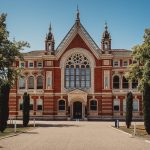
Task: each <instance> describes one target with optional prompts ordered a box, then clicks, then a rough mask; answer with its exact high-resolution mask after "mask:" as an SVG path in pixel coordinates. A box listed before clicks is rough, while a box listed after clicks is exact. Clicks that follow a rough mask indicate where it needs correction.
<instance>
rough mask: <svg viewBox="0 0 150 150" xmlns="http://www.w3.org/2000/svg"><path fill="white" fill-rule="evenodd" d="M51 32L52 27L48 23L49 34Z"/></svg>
mask: <svg viewBox="0 0 150 150" xmlns="http://www.w3.org/2000/svg"><path fill="white" fill-rule="evenodd" d="M51 31H52V26H51V23H50V25H49V33H51Z"/></svg>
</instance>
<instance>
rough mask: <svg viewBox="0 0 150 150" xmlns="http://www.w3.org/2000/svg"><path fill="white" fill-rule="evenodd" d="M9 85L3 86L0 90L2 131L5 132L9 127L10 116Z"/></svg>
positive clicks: (0, 128) (0, 126)
mask: <svg viewBox="0 0 150 150" xmlns="http://www.w3.org/2000/svg"><path fill="white" fill-rule="evenodd" d="M9 92H10V86H9V84H3V85H2V87H1V90H0V131H1V132H3V131H4V130H5V129H6V127H7V120H8V116H9V107H8V102H9V101H8V100H9Z"/></svg>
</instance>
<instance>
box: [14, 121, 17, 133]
mask: <svg viewBox="0 0 150 150" xmlns="http://www.w3.org/2000/svg"><path fill="white" fill-rule="evenodd" d="M16 128H17V124H16V120H15V124H14V132H15V133H16Z"/></svg>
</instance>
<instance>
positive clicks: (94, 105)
mask: <svg viewBox="0 0 150 150" xmlns="http://www.w3.org/2000/svg"><path fill="white" fill-rule="evenodd" d="M92 102H96V104H92V105H91V103H92ZM92 107H93V108H94V109H93V108H92ZM97 110H98V101H97V100H96V99H92V100H90V111H93V112H94V111H97Z"/></svg>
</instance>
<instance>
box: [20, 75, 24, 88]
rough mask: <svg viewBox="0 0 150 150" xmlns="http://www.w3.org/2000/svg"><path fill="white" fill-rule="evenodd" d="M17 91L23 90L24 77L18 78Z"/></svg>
mask: <svg viewBox="0 0 150 150" xmlns="http://www.w3.org/2000/svg"><path fill="white" fill-rule="evenodd" d="M19 89H25V78H24V77H20V78H19Z"/></svg>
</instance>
